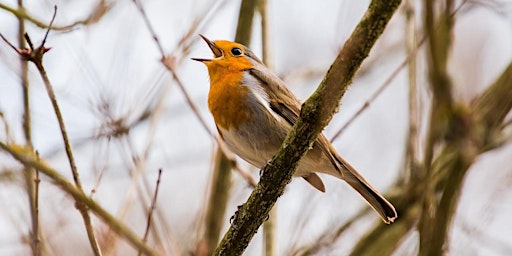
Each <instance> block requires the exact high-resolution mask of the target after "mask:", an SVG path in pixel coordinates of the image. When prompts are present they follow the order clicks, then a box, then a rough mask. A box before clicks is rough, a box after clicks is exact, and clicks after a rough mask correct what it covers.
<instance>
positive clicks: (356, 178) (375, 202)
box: [336, 156, 397, 224]
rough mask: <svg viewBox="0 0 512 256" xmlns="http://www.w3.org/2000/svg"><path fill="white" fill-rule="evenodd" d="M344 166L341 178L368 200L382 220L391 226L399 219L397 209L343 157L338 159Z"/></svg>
mask: <svg viewBox="0 0 512 256" xmlns="http://www.w3.org/2000/svg"><path fill="white" fill-rule="evenodd" d="M336 158H337V160H338V161H339V163H340V164H341V165H342V166H341V168H340V169H342V170H340V172H341V176H342V177H341V178H342V179H343V180H345V181H346V182H347V183H348V184H349V185H350V186H351V187H352V188H354V189H355V190H356V191H357V192H358V193H359V194H360V195H361V196H363V197H364V199H366V201H367V202H368V204H370V206H371V207H372V208H373V209H374V210H375V211H376V212H377V213H378V214H379V216H380V217H381V219H382V220H383V221H384V222H385V223H386V224H390V223H391V222H393V221H395V219H396V218H397V213H396V210H395V207H393V205H392V204H391V203H390V202H389V201H388V200H386V199H385V198H384V197H383V196H382V195H381V194H379V192H377V190H376V189H375V188H373V187H372V186H371V185H370V184H369V183H368V182H367V181H366V180H365V179H364V178H363V176H361V174H359V173H358V172H357V171H356V170H355V169H354V167H352V166H351V165H350V164H349V163H347V162H346V161H345V160H343V159H342V158H341V157H339V156H338V157H336Z"/></svg>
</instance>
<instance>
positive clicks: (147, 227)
mask: <svg viewBox="0 0 512 256" xmlns="http://www.w3.org/2000/svg"><path fill="white" fill-rule="evenodd" d="M161 177H162V169H159V170H158V178H157V180H156V187H155V194H154V195H153V200H152V201H151V207H150V208H149V211H148V220H147V222H146V231H145V232H144V237H143V238H142V242H144V243H146V242H147V241H148V235H149V227H150V226H151V217H152V216H153V211H154V210H155V208H156V199H157V197H158V189H159V188H160V178H161ZM138 255H139V256H140V255H142V251H141V250H139V254H138Z"/></svg>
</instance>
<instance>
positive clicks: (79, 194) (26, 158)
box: [0, 141, 155, 255]
mask: <svg viewBox="0 0 512 256" xmlns="http://www.w3.org/2000/svg"><path fill="white" fill-rule="evenodd" d="M0 148H1V149H2V150H4V151H6V152H8V153H9V154H10V155H11V156H12V157H14V158H15V159H16V160H18V161H19V162H20V163H22V164H24V165H27V166H30V167H33V168H35V169H37V170H39V171H40V172H41V173H43V174H44V175H46V176H48V177H49V178H50V179H51V180H52V182H54V183H55V184H56V185H57V186H58V187H59V188H61V189H62V190H63V191H64V192H66V193H68V194H69V195H71V196H72V197H73V198H74V199H75V201H77V202H82V203H83V204H84V205H86V206H87V208H88V209H90V210H91V211H92V212H94V213H95V214H96V216H98V217H99V218H100V219H101V220H103V222H104V223H105V224H106V225H107V226H109V227H111V228H112V229H113V230H114V231H115V232H116V233H117V234H118V235H120V236H122V237H124V238H125V239H126V240H127V241H128V242H129V243H130V244H131V245H132V246H133V247H135V248H137V249H139V250H142V251H143V252H144V253H145V254H146V255H155V252H154V251H153V249H151V248H150V247H149V246H147V245H146V244H145V243H143V242H142V241H141V240H140V239H139V237H138V236H137V235H136V234H135V233H134V232H132V231H131V230H130V229H128V228H127V227H126V226H124V225H123V224H122V223H121V222H119V221H118V220H117V219H116V218H115V217H114V216H112V215H111V214H110V213H108V212H107V211H106V210H105V209H103V208H102V207H101V206H100V205H98V204H97V203H96V202H95V201H94V200H92V199H91V198H89V197H88V196H87V195H85V194H84V193H83V191H81V190H79V189H78V188H77V187H76V186H75V185H73V184H72V183H71V182H69V181H68V180H67V179H66V178H65V177H64V176H62V175H61V174H60V173H59V172H58V171H57V170H55V169H53V168H51V167H50V166H48V165H47V164H46V163H45V162H44V161H42V160H40V159H38V158H37V156H36V155H35V154H34V151H33V150H32V149H30V148H27V147H24V146H21V145H17V144H14V143H10V144H6V143H4V142H2V141H0Z"/></svg>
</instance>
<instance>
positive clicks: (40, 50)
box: [2, 6, 101, 255]
mask: <svg viewBox="0 0 512 256" xmlns="http://www.w3.org/2000/svg"><path fill="white" fill-rule="evenodd" d="M56 15H57V6H54V13H53V16H52V19H51V21H50V27H51V25H52V24H53V22H54V20H55V17H56ZM49 32H50V29H48V30H47V31H46V34H45V36H44V38H43V40H42V42H41V44H40V45H39V46H38V47H37V48H34V45H33V43H32V41H31V39H30V37H29V36H28V34H26V33H25V39H26V40H27V43H28V45H29V47H30V48H29V49H27V50H16V52H18V54H20V56H21V57H23V58H24V59H25V60H27V61H30V62H32V63H34V65H35V66H36V67H37V69H38V71H39V74H40V75H41V78H42V79H43V82H44V85H45V86H46V91H47V93H48V97H49V98H50V101H51V103H52V106H53V109H54V112H55V115H56V117H57V121H58V123H59V128H60V131H61V135H62V139H63V142H64V148H65V151H66V155H67V157H68V161H69V165H70V167H71V172H72V174H73V179H74V181H75V185H76V186H77V188H78V190H80V191H82V193H83V189H82V185H81V183H80V178H79V174H78V170H77V168H76V164H75V160H74V157H73V152H72V150H71V144H70V142H69V137H68V134H67V131H66V127H65V125H64V119H63V117H62V113H61V111H60V107H59V105H58V103H57V97H56V96H55V92H54V91H53V86H52V84H51V82H50V79H49V78H48V75H47V74H46V70H45V68H44V66H43V56H44V54H45V53H46V52H47V51H49V50H50V49H49V48H46V47H45V43H46V39H47V37H48V33H49ZM2 38H4V37H3V36H2ZM4 40H5V38H4ZM9 44H10V43H9ZM10 45H11V44H10ZM76 207H77V209H78V210H79V212H80V213H81V215H82V218H83V220H84V225H85V228H86V231H87V236H88V238H89V243H90V245H91V248H92V250H93V252H94V255H101V250H100V248H99V245H98V242H97V240H96V237H95V235H94V228H93V226H92V222H91V218H90V216H89V213H88V212H87V208H86V206H85V205H84V204H83V203H80V202H77V204H76Z"/></svg>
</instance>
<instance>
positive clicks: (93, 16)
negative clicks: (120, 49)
mask: <svg viewBox="0 0 512 256" xmlns="http://www.w3.org/2000/svg"><path fill="white" fill-rule="evenodd" d="M111 8H112V4H111V3H108V2H107V1H99V2H98V5H97V6H96V7H95V8H93V11H92V12H91V13H90V14H89V16H88V17H87V18H85V19H83V20H79V21H75V22H73V23H72V24H70V25H66V26H54V25H53V23H51V24H48V25H47V24H46V23H45V22H43V21H40V20H38V19H36V18H34V16H32V15H31V14H29V13H28V12H27V11H26V10H25V9H24V8H18V9H15V8H12V7H9V6H7V5H6V4H3V3H1V2H0V9H4V10H6V11H7V12H10V13H12V14H13V15H14V16H16V17H17V18H18V19H23V20H26V21H29V22H30V23H32V24H34V25H36V26H37V27H39V28H42V29H51V30H54V31H64V32H65V31H70V30H72V29H74V28H76V27H77V26H79V25H90V24H93V23H96V22H98V21H99V20H100V19H101V18H102V17H103V16H105V14H106V13H107V12H108V11H109V10H110V9H111Z"/></svg>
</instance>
